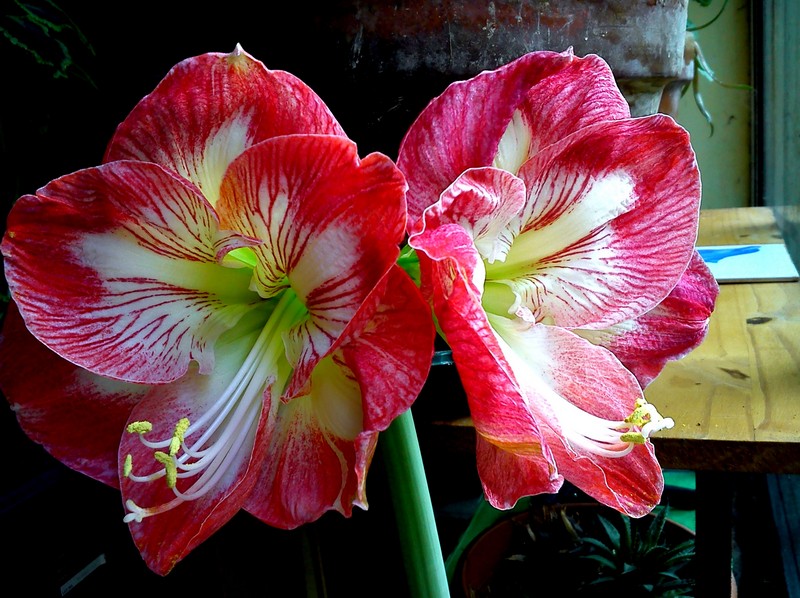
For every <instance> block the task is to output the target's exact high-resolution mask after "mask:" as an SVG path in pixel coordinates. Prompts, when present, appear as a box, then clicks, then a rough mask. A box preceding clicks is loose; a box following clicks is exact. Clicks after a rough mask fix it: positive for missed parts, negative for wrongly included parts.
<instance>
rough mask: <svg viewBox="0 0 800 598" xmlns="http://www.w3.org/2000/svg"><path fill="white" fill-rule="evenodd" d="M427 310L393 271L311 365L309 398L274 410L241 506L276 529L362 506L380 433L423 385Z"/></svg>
mask: <svg viewBox="0 0 800 598" xmlns="http://www.w3.org/2000/svg"><path fill="white" fill-rule="evenodd" d="M433 337H434V329H433V324H432V321H431V319H430V310H429V308H428V307H427V305H426V303H425V302H424V301H423V300H422V297H421V296H420V294H419V291H418V289H417V288H416V286H415V285H414V283H413V282H412V281H411V280H410V279H409V278H408V276H407V275H406V274H405V273H404V272H403V271H402V270H401V269H400V268H398V267H396V266H395V267H393V268H392V269H391V270H390V271H389V273H388V274H387V275H386V276H385V277H384V279H383V280H381V282H380V283H379V284H378V285H377V286H376V288H375V290H374V291H373V292H372V293H371V294H370V296H369V297H368V298H367V300H366V301H365V302H364V304H363V305H362V307H361V308H360V309H359V311H358V313H357V314H356V316H355V317H354V318H353V320H351V323H350V324H349V325H348V327H347V329H346V330H345V332H344V333H343V334H342V336H341V337H340V339H339V342H338V343H337V345H336V346H335V347H334V349H333V351H332V352H331V353H330V354H329V355H327V356H326V357H325V358H323V359H322V360H321V361H319V362H318V363H317V365H316V367H315V368H314V370H313V373H312V376H311V384H310V389H311V390H310V393H309V394H307V395H304V396H300V397H297V398H295V399H294V400H292V401H291V402H289V403H288V404H281V405H280V406H279V407H278V409H277V429H276V432H275V433H274V434H273V436H272V437H271V446H270V450H269V455H268V458H267V459H266V460H265V462H264V466H263V468H262V469H261V477H260V480H259V481H258V482H257V483H256V485H255V490H254V491H253V493H252V494H251V495H250V497H249V499H248V501H247V504H246V505H245V508H246V509H247V510H248V511H249V512H250V513H251V514H253V515H255V516H256V517H258V518H259V519H261V520H263V521H265V522H267V523H269V524H271V525H274V526H277V527H281V528H287V529H290V528H294V527H297V526H298V525H301V524H303V523H306V522H309V521H314V520H316V519H318V518H319V517H320V516H321V515H322V514H323V513H325V512H326V511H328V510H335V511H338V512H340V513H342V514H344V515H345V516H349V515H350V514H351V512H352V508H353V506H359V507H362V508H366V507H367V499H366V489H365V484H366V474H367V468H368V466H369V463H370V461H371V460H372V455H373V452H374V450H375V443H376V440H377V436H378V432H379V431H382V430H385V429H386V428H387V427H388V426H389V424H390V423H391V422H392V420H393V419H394V418H395V417H397V416H398V415H399V414H400V413H402V412H404V411H405V410H407V409H408V408H409V407H410V405H411V403H412V402H413V401H414V399H415V398H416V396H417V395H418V393H419V391H420V390H421V389H422V386H423V384H424V383H425V379H426V377H427V373H428V370H429V368H430V363H431V357H432V354H433Z"/></svg>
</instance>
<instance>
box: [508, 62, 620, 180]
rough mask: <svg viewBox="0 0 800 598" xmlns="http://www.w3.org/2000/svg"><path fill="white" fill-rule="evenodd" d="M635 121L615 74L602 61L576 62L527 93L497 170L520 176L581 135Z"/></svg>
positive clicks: (513, 123) (510, 125)
mask: <svg viewBox="0 0 800 598" xmlns="http://www.w3.org/2000/svg"><path fill="white" fill-rule="evenodd" d="M629 117H630V109H629V107H628V103H627V102H626V101H625V98H624V97H623V95H622V93H621V92H620V91H619V89H618V88H617V84H616V82H615V80H614V75H613V73H612V72H611V68H610V67H609V66H608V64H606V62H605V61H604V60H603V59H602V58H600V57H599V56H595V55H589V56H586V57H585V58H578V57H575V58H573V60H572V61H571V62H569V63H568V64H567V65H566V66H565V68H563V69H562V70H560V71H558V72H556V73H554V74H553V75H550V76H549V77H546V78H544V79H542V80H541V81H539V82H537V83H536V84H535V85H533V86H532V87H531V88H530V90H529V91H528V92H527V93H526V95H525V98H524V100H523V102H522V103H521V104H520V105H519V107H518V108H517V110H516V111H515V113H514V117H513V118H512V119H511V123H510V124H509V126H508V129H507V130H506V132H505V133H504V134H503V138H502V140H501V141H500V146H499V148H498V152H497V156H496V157H495V159H494V163H493V165H494V166H496V167H497V168H504V169H505V170H508V171H509V172H512V173H514V174H516V173H517V172H518V171H519V168H520V166H522V164H523V163H524V162H526V161H527V160H528V159H529V158H531V157H533V156H534V155H535V154H536V153H538V152H539V151H541V150H542V149H544V148H545V147H547V146H548V145H551V144H553V143H557V142H558V141H560V140H561V139H564V138H565V137H567V136H568V135H571V134H572V133H575V132H576V131H579V130H580V129H582V128H584V127H587V126H589V125H593V124H595V123H598V122H603V121H607V120H620V119H624V118H629Z"/></svg>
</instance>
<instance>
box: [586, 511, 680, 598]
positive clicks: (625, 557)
mask: <svg viewBox="0 0 800 598" xmlns="http://www.w3.org/2000/svg"><path fill="white" fill-rule="evenodd" d="M667 513H668V509H667V508H664V509H661V510H660V511H659V512H658V514H657V515H656V516H655V517H652V518H650V519H649V521H648V520H636V521H633V522H632V521H631V519H630V518H628V517H625V516H623V515H620V514H617V518H616V520H615V521H613V522H612V521H609V520H608V519H606V518H605V517H603V516H601V515H598V516H597V518H598V520H599V521H600V524H601V525H602V531H603V534H602V536H599V537H584V538H582V546H583V550H582V551H581V555H580V556H581V558H583V559H588V560H591V561H593V562H595V563H596V564H597V577H596V578H595V579H593V580H591V581H589V582H588V583H587V587H591V588H593V589H595V590H597V591H598V593H600V594H603V592H605V591H610V590H613V591H614V593H615V594H618V595H624V596H638V595H648V596H653V595H655V596H685V595H688V592H690V591H691V589H692V587H693V585H694V584H693V581H692V580H691V579H690V578H688V577H685V576H684V575H682V573H683V571H682V570H683V569H684V567H685V566H686V565H687V564H688V563H689V562H690V561H691V560H692V558H693V556H694V539H690V540H686V541H684V542H681V543H679V544H675V545H669V544H667V543H666V541H665V539H664V525H665V523H666V521H667Z"/></svg>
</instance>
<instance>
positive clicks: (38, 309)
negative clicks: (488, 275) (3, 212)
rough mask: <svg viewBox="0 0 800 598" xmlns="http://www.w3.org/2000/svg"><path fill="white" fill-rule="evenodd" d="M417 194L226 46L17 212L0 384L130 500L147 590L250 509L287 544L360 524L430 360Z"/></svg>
mask: <svg viewBox="0 0 800 598" xmlns="http://www.w3.org/2000/svg"><path fill="white" fill-rule="evenodd" d="M405 190H406V183H405V180H404V177H403V176H402V174H401V173H400V171H399V170H398V169H397V167H396V166H395V165H394V164H393V162H392V161H391V160H389V159H388V158H387V157H385V156H383V155H380V154H371V155H369V156H367V157H365V158H363V159H361V158H359V156H358V154H357V150H356V147H355V144H354V143H353V142H352V141H350V140H349V139H347V138H346V137H345V136H344V135H343V133H342V130H341V128H340V126H339V125H338V123H337V122H336V120H335V119H334V118H333V116H332V115H331V114H330V112H329V111H328V109H327V108H326V107H325V105H324V104H323V102H322V101H321V100H320V99H319V98H318V97H317V96H316V95H315V94H314V93H313V92H312V91H311V90H310V89H309V88H308V87H306V86H305V85H304V84H303V83H302V82H300V81H299V80H298V79H297V78H295V77H293V76H292V75H289V74H288V73H283V72H277V71H269V70H267V69H266V68H265V67H264V66H263V65H262V64H261V63H259V62H258V61H256V60H254V59H253V58H252V57H250V56H249V55H247V54H245V53H244V52H243V51H242V50H241V49H240V48H237V50H236V51H235V52H233V53H231V54H206V55H203V56H199V57H196V58H191V59H188V60H186V61H184V62H182V63H180V64H179V65H177V66H176V67H175V68H174V69H173V70H172V71H170V73H169V74H168V75H167V77H166V78H165V79H164V80H163V81H162V82H161V83H160V84H159V85H158V87H157V88H156V90H155V91H154V92H153V93H152V94H151V95H149V96H147V97H146V98H144V99H143V100H142V101H141V103H140V104H139V105H137V107H136V108H135V109H134V110H133V112H132V113H131V115H130V116H129V117H128V118H127V119H126V120H125V121H124V122H123V123H122V124H121V125H120V127H119V129H118V130H117V133H116V135H115V136H114V138H113V140H112V142H111V144H110V146H109V148H108V150H107V155H106V162H105V163H104V164H102V165H101V166H97V167H93V168H87V169H85V170H81V171H78V172H75V173H72V174H68V175H66V176H64V177H61V178H59V179H57V180H54V181H52V182H51V183H49V184H48V185H46V186H45V187H43V188H42V189H40V190H39V191H38V192H37V193H36V194H35V195H27V196H24V197H22V198H20V199H19V200H18V201H17V203H16V204H15V205H14V207H13V209H12V211H11V214H10V216H9V221H8V230H7V233H6V236H5V238H4V240H3V245H2V250H3V255H4V257H5V260H6V261H5V267H6V275H7V278H8V281H9V287H10V289H11V293H12V296H13V299H14V302H15V304H16V308H18V309H19V314H21V317H22V318H20V317H19V314H18V313H17V311H16V308H14V309H12V310H11V311H10V312H9V317H8V321H7V323H6V326H5V330H4V336H3V340H2V368H0V383H2V387H3V390H4V392H5V394H6V396H7V397H8V399H9V401H10V403H11V404H12V407H13V408H14V409H15V411H16V412H17V416H18V419H19V421H20V424H21V426H22V427H23V429H24V430H25V431H26V432H27V433H28V434H29V435H30V436H31V437H32V438H33V439H34V440H37V441H39V442H42V443H43V444H44V446H45V448H47V449H48V450H49V451H50V452H51V453H52V454H53V455H55V456H56V457H57V458H59V459H61V460H62V461H63V462H64V463H66V464H67V465H68V466H70V467H72V468H74V469H77V470H79V471H82V472H84V473H86V474H88V475H91V476H92V477H95V478H96V479H99V480H101V481H103V482H105V483H108V484H112V485H119V487H120V488H121V491H122V497H123V500H124V504H125V507H126V512H127V514H126V515H125V520H126V521H128V522H129V525H130V529H131V532H132V535H133V537H134V539H135V542H136V544H137V546H138V547H139V549H140V551H141V553H142V555H143V557H144V559H145V560H146V562H147V564H148V566H150V567H151V568H152V569H153V570H154V571H156V572H158V573H161V574H166V573H167V572H169V571H170V570H171V569H172V567H173V566H174V565H175V564H176V563H177V562H178V561H179V560H180V559H182V558H183V557H184V556H185V555H186V554H188V552H189V551H191V550H192V549H193V548H194V547H195V546H197V545H198V544H199V543H201V542H202V541H203V540H204V539H205V538H207V537H208V536H209V535H210V534H212V533H213V532H214V531H215V530H217V529H218V528H219V527H220V526H221V525H222V524H224V523H225V522H226V521H227V520H228V519H230V518H231V517H232V516H233V515H234V514H235V513H236V512H237V511H238V510H239V509H246V510H247V511H249V512H250V513H252V514H253V515H255V516H256V517H258V518H259V519H261V520H263V521H265V522H267V523H269V524H271V525H274V526H278V527H282V528H293V527H296V526H298V525H301V524H303V523H306V522H309V521H312V520H314V519H317V518H318V517H320V516H321V515H322V514H323V513H324V512H326V511H328V510H336V511H339V512H341V513H343V514H344V515H349V514H350V513H351V511H352V508H353V506H354V505H356V506H360V507H364V508H366V506H367V500H366V494H365V480H366V474H367V469H368V466H369V464H370V460H371V458H372V455H373V452H374V449H375V445H376V440H377V435H378V433H379V432H380V431H381V430H384V429H385V428H386V427H388V425H389V424H390V423H391V421H392V420H393V419H394V418H395V417H397V416H398V415H399V414H401V413H402V412H404V411H405V410H406V409H407V408H408V407H409V405H410V404H411V402H412V401H413V400H414V398H415V397H416V395H417V393H418V391H419V389H420V388H421V386H422V384H423V382H424V379H425V377H426V375H427V371H428V367H429V365H430V358H431V353H432V346H433V326H432V323H431V319H430V309H429V307H428V306H427V304H426V303H425V302H424V301H423V300H422V298H421V296H420V295H419V291H418V289H417V288H416V286H415V285H414V283H413V282H412V281H411V279H410V278H408V276H407V275H406V274H405V273H404V272H403V271H402V270H401V269H400V268H399V267H398V266H397V265H396V264H395V262H396V259H397V256H398V253H399V247H398V245H399V243H400V242H401V241H402V239H403V235H404V231H405V224H406V222H405V218H406V205H405ZM22 320H24V324H25V326H26V327H27V329H26V327H25V326H23V325H22ZM31 333H32V335H34V336H35V337H36V339H38V341H36V340H34V338H33V337H32V336H31ZM39 341H41V343H44V345H46V347H47V348H45V347H44V346H42V345H40V344H38V343H39ZM33 364H35V365H33ZM34 367H36V368H37V369H38V370H43V371H44V372H45V374H44V378H42V377H35V376H32V375H31V373H32V368H34ZM43 380H44V382H43Z"/></svg>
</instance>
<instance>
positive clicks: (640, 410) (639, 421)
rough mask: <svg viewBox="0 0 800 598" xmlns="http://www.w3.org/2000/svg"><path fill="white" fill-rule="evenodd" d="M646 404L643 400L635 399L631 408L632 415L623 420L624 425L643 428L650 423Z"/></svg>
mask: <svg viewBox="0 0 800 598" xmlns="http://www.w3.org/2000/svg"><path fill="white" fill-rule="evenodd" d="M645 405H647V403H646V402H645V401H644V400H643V399H636V404H635V405H634V407H633V413H631V414H630V415H629V416H628V417H626V418H625V420H624V421H625V423H626V424H631V425H634V426H643V425H644V424H646V423H647V422H649V421H650V412H649V411H648V410H647V408H646V407H645Z"/></svg>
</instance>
